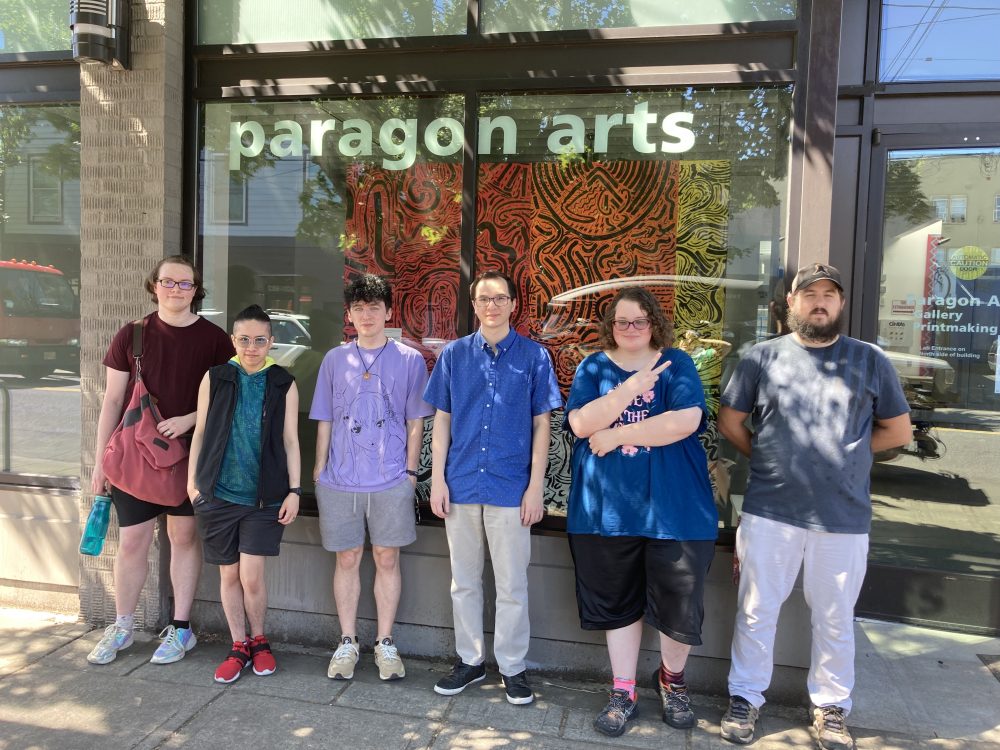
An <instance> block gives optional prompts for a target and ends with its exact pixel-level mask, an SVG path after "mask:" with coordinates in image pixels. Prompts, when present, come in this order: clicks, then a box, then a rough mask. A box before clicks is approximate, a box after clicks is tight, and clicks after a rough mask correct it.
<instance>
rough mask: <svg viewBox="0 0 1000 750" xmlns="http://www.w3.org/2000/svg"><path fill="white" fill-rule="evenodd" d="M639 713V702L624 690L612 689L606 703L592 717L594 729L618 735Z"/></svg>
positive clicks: (611, 735)
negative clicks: (594, 717) (593, 717)
mask: <svg viewBox="0 0 1000 750" xmlns="http://www.w3.org/2000/svg"><path fill="white" fill-rule="evenodd" d="M638 714H639V704H638V702H637V701H634V700H632V699H631V698H629V697H628V693H627V692H625V691H624V690H617V689H616V690H612V691H611V699H610V700H609V701H608V705H606V706H605V707H604V708H602V709H601V713H599V714H598V715H597V718H596V719H594V729H596V730H597V731H598V732H600V733H601V734H606V735H607V736H608V737H620V736H621V735H623V734H624V733H625V727H626V726H627V725H628V723H629V722H630V721H631V720H632V719H634V718H635V717H636V716H638Z"/></svg>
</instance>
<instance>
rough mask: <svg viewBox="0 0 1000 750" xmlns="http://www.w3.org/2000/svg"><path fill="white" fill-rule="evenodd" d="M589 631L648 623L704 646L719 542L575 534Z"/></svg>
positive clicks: (580, 601)
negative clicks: (708, 588)
mask: <svg viewBox="0 0 1000 750" xmlns="http://www.w3.org/2000/svg"><path fill="white" fill-rule="evenodd" d="M569 549H570V552H571V553H572V554H573V562H574V563H575V565H576V602H577V606H578V607H579V609H580V627H581V628H583V629H584V630H615V629H617V628H623V627H625V626H627V625H631V624H632V623H634V622H638V621H639V620H641V619H642V618H643V616H644V615H645V618H646V622H648V623H649V624H650V625H652V626H653V627H654V628H656V629H657V630H659V631H660V632H661V633H663V634H664V635H666V636H669V637H670V638H672V639H673V640H675V641H677V642H678V643H686V644H688V645H691V646H700V645H701V623H702V620H703V619H704V617H705V608H704V595H705V577H706V575H707V574H708V569H709V567H710V566H711V564H712V558H713V557H714V556H715V542H714V541H689V542H679V541H676V540H673V539H648V538H646V537H638V536H617V537H616V536H610V537H609V536H596V535H591V534H570V535H569Z"/></svg>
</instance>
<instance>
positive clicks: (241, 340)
mask: <svg viewBox="0 0 1000 750" xmlns="http://www.w3.org/2000/svg"><path fill="white" fill-rule="evenodd" d="M270 340H271V339H269V338H268V337H267V336H255V337H254V338H250V337H249V336H233V341H235V342H236V346H238V347H239V348H240V349H246V348H247V347H248V346H250V344H253V345H254V346H256V347H257V348H263V347H265V346H267V342H268V341H270Z"/></svg>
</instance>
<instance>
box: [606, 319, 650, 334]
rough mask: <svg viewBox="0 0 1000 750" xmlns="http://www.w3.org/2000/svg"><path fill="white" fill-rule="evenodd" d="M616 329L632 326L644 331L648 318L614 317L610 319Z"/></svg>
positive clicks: (647, 326) (647, 325)
mask: <svg viewBox="0 0 1000 750" xmlns="http://www.w3.org/2000/svg"><path fill="white" fill-rule="evenodd" d="M612 323H613V325H614V327H615V330H616V331H627V330H628V327H629V326H632V327H633V328H635V330H637V331H645V330H646V329H647V328H649V325H650V324H649V318H636V319H635V320H621V319H620V318H615V320H614V321H612Z"/></svg>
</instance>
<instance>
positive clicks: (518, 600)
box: [444, 503, 531, 677]
mask: <svg viewBox="0 0 1000 750" xmlns="http://www.w3.org/2000/svg"><path fill="white" fill-rule="evenodd" d="M444 527H445V531H446V532H447V534H448V550H449V554H450V556H451V604H452V609H453V610H454V617H455V651H456V652H458V655H459V657H460V658H461V659H462V661H463V662H465V663H466V664H472V665H477V664H482V663H483V661H485V659H486V650H485V643H484V639H483V564H484V559H485V552H486V545H485V544H484V536H485V542H487V543H488V544H489V548H490V559H491V560H492V561H493V578H494V580H495V581H496V591H497V601H496V627H495V628H494V634H493V655H494V656H495V657H496V660H497V666H499V668H500V674H503V675H507V676H508V677H511V676H513V675H516V674H520V673H521V672H523V671H524V657H525V656H526V655H527V653H528V641H529V639H530V637H531V628H530V625H529V623H528V563H529V562H530V560H531V528H530V527H527V526H522V525H521V509H520V507H514V508H498V507H496V506H493V505H478V504H458V503H452V504H451V507H450V508H449V511H448V517H447V518H446V519H445V522H444Z"/></svg>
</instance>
